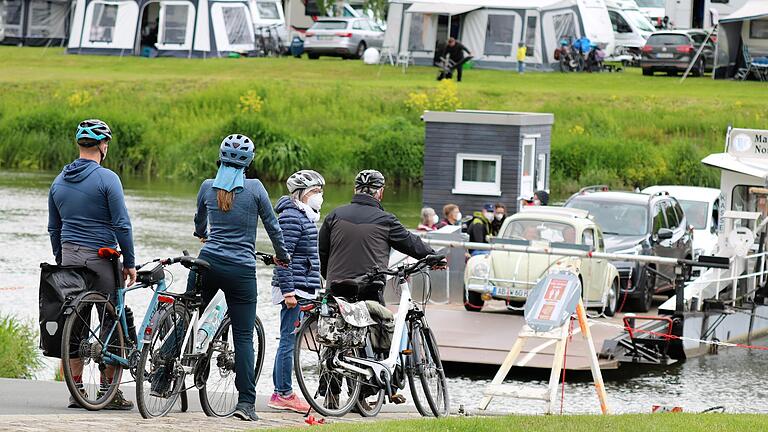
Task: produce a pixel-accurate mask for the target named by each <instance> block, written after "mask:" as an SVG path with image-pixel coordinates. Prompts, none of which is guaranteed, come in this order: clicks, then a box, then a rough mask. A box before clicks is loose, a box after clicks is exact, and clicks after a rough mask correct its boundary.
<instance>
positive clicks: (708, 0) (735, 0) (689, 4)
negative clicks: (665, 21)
mask: <svg viewBox="0 0 768 432" xmlns="http://www.w3.org/2000/svg"><path fill="white" fill-rule="evenodd" d="M748 2H749V0H720V1H713V0H666V10H667V15H668V16H669V19H670V21H672V24H674V26H675V28H679V29H689V28H704V29H708V28H712V26H713V25H714V24H715V23H716V21H717V18H725V17H726V16H728V15H730V14H732V13H733V12H735V11H736V10H737V9H739V8H741V7H742V6H744V5H745V4H747V3H748ZM712 11H715V14H716V16H715V17H713V16H712V15H713V14H712Z"/></svg>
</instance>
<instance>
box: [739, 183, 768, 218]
mask: <svg viewBox="0 0 768 432" xmlns="http://www.w3.org/2000/svg"><path fill="white" fill-rule="evenodd" d="M731 196H732V197H731V210H735V211H745V212H758V213H761V214H762V215H763V216H768V190H766V188H762V187H759V186H748V185H739V186H736V187H734V188H733V194H732V195H731Z"/></svg>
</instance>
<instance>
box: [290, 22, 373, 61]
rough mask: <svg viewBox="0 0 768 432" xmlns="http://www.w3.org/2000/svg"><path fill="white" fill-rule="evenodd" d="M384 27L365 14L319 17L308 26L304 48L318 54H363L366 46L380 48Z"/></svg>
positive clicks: (313, 54) (315, 54)
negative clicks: (348, 16)
mask: <svg viewBox="0 0 768 432" xmlns="http://www.w3.org/2000/svg"><path fill="white" fill-rule="evenodd" d="M383 43H384V31H383V30H381V28H380V27H379V26H378V25H377V24H376V23H375V22H373V21H371V20H370V19H368V18H320V19H319V20H317V21H316V22H315V23H314V24H312V27H310V28H309V30H307V32H306V34H305V38H304V51H305V52H306V53H307V56H308V57H309V58H310V59H312V60H316V59H318V58H320V56H331V57H342V58H357V59H359V58H362V57H363V53H364V52H365V50H366V49H368V48H371V47H373V48H381V46H382V44H383Z"/></svg>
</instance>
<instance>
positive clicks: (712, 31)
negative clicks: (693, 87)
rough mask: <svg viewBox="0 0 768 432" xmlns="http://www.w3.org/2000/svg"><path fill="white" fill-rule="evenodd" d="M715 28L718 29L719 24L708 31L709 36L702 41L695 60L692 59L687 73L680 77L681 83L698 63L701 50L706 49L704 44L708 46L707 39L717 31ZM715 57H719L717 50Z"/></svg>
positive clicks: (713, 71)
mask: <svg viewBox="0 0 768 432" xmlns="http://www.w3.org/2000/svg"><path fill="white" fill-rule="evenodd" d="M715 30H717V26H716V25H715V26H712V30H710V31H709V33H707V38H706V39H704V42H702V43H701V46H700V47H699V50H698V51H696V55H695V56H693V60H691V63H690V64H689V65H688V69H686V70H685V73H684V74H683V77H682V78H680V83H681V84H682V83H683V81H685V78H686V77H688V73H690V72H691V69H693V65H694V63H696V60H698V59H699V56H700V55H701V52H702V51H704V46H706V44H707V41H708V40H709V38H710V37H711V36H712V33H714V32H715ZM715 57H717V52H715ZM714 73H715V70H714V69H712V74H713V75H714Z"/></svg>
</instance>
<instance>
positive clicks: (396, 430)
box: [273, 414, 768, 432]
mask: <svg viewBox="0 0 768 432" xmlns="http://www.w3.org/2000/svg"><path fill="white" fill-rule="evenodd" d="M766 428H768V416H765V415H756V414H701V415H695V414H653V415H651V414H632V415H617V416H597V415H594V416H508V417H451V418H447V419H437V420H435V419H419V420H403V421H386V422H358V423H346V424H344V423H338V424H333V425H327V426H323V427H317V428H316V429H317V430H318V431H327V432H367V431H370V432H412V431H420V432H432V431H434V432H460V431H468V432H513V431H536V432H549V431H551V432H562V431H568V432H594V431H611V432H624V431H626V432H644V431H648V432H680V431H685V432H697V431H701V432H712V431H755V430H765V429H766ZM278 430H279V431H290V430H305V428H303V427H302V428H295V429H274V430H273V431H275V432H276V431H278Z"/></svg>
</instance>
